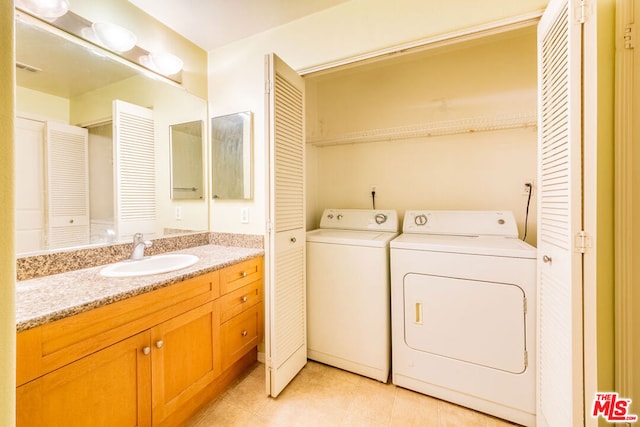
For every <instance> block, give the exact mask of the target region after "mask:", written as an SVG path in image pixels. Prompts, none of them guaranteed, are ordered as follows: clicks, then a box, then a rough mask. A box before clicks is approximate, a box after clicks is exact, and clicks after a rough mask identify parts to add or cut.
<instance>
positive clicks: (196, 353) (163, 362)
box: [151, 301, 221, 424]
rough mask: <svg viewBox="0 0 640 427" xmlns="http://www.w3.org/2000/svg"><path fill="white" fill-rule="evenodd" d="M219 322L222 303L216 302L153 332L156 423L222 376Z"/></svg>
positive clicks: (173, 320)
mask: <svg viewBox="0 0 640 427" xmlns="http://www.w3.org/2000/svg"><path fill="white" fill-rule="evenodd" d="M219 319H220V313H219V308H218V302H217V301H212V302H210V303H207V304H204V305H202V306H200V307H199V308H197V309H195V310H192V311H189V312H187V313H185V314H182V315H180V316H177V317H174V318H173V319H171V320H168V321H166V322H164V323H161V324H160V325H158V326H156V327H154V328H153V329H152V330H151V349H152V351H151V355H152V361H153V373H152V376H153V387H152V388H153V423H154V424H158V423H160V422H162V421H163V420H164V419H165V418H167V417H168V416H169V415H171V414H172V413H173V412H175V411H176V410H178V409H180V407H181V406H182V405H183V404H184V403H185V402H187V401H188V400H190V399H191V398H192V397H193V396H195V395H196V394H197V393H198V392H200V391H201V390H202V389H204V388H205V387H206V386H207V385H209V384H210V383H211V382H212V381H213V380H214V379H215V378H216V377H217V376H218V375H219V374H220V372H221V363H220V339H219V336H220V333H219V331H220V328H219V322H220V320H219Z"/></svg>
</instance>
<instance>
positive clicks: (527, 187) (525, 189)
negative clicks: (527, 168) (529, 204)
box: [522, 179, 533, 196]
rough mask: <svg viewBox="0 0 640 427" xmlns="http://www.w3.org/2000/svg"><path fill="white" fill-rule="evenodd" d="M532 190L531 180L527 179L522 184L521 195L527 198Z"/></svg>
mask: <svg viewBox="0 0 640 427" xmlns="http://www.w3.org/2000/svg"><path fill="white" fill-rule="evenodd" d="M532 190H533V180H532V179H528V180H526V181H523V182H522V195H523V196H528V195H529V193H530V192H531V191H532Z"/></svg>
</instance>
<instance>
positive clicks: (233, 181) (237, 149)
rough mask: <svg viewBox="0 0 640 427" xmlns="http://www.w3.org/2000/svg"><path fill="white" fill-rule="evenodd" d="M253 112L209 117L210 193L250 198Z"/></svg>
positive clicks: (230, 197) (235, 198) (216, 197)
mask: <svg viewBox="0 0 640 427" xmlns="http://www.w3.org/2000/svg"><path fill="white" fill-rule="evenodd" d="M252 118H253V116H252V113H251V112H250V111H245V112H242V113H235V114H229V115H226V116H220V117H214V118H212V119H211V195H212V197H213V198H215V199H230V200H242V199H251V197H252V194H251V191H252V185H251V184H252V174H253V168H252V163H251V162H252V155H251V154H252V141H253V123H252V122H253V120H252Z"/></svg>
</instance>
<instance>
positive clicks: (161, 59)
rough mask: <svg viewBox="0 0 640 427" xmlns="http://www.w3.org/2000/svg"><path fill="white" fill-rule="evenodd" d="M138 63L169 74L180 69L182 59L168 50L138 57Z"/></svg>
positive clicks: (166, 74)
mask: <svg viewBox="0 0 640 427" xmlns="http://www.w3.org/2000/svg"><path fill="white" fill-rule="evenodd" d="M140 63H141V64H142V65H144V66H145V67H147V68H150V69H151V70H153V71H157V72H158V73H161V74H164V75H165V76H171V75H173V74H176V73H177V72H178V71H180V70H182V67H183V65H184V63H183V62H182V59H180V58H178V57H177V56H175V55H173V54H171V53H168V52H152V53H149V54H148V55H144V56H141V57H140Z"/></svg>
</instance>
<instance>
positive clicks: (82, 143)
mask: <svg viewBox="0 0 640 427" xmlns="http://www.w3.org/2000/svg"><path fill="white" fill-rule="evenodd" d="M45 140H46V151H45V156H46V165H47V174H46V177H47V178H46V180H47V182H46V189H47V190H46V192H47V222H48V224H47V245H48V248H49V249H57V248H63V247H69V246H79V245H87V244H89V236H90V234H89V228H90V226H89V166H88V165H89V159H88V153H89V151H88V150H89V145H88V144H89V137H88V132H87V130H86V129H84V128H80V127H76V126H69V125H66V124H63V123H57V122H47V123H46V137H45Z"/></svg>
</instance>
